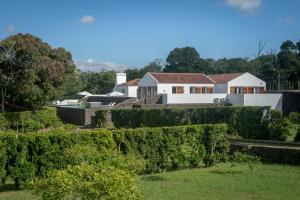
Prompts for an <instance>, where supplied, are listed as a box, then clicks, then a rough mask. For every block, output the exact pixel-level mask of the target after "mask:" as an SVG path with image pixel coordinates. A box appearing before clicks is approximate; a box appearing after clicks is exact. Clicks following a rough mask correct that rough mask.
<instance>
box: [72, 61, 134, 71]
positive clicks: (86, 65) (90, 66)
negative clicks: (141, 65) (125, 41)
mask: <svg viewBox="0 0 300 200" xmlns="http://www.w3.org/2000/svg"><path fill="white" fill-rule="evenodd" d="M75 65H76V67H77V68H78V69H80V70H81V71H84V72H87V71H90V72H101V71H109V70H115V71H117V72H123V71H124V70H125V69H128V68H129V67H128V66H127V65H124V64H117V63H114V62H107V61H105V62H97V61H94V60H93V59H91V58H89V59H88V60H86V61H77V62H75Z"/></svg>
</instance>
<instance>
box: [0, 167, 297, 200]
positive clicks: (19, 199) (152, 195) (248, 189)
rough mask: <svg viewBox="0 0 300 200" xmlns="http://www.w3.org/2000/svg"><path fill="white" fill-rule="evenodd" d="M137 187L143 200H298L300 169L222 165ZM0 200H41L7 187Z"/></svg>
mask: <svg viewBox="0 0 300 200" xmlns="http://www.w3.org/2000/svg"><path fill="white" fill-rule="evenodd" d="M137 184H138V186H139V188H140V190H141V192H142V197H143V198H142V199H145V200H150V199H153V200H154V199H155V200H160V199H161V200H170V199H183V200H193V199H195V200H196V199H197V200H198V199H222V200H223V199H225V200H226V199H230V200H231V199H233V200H234V199H272V200H276V199H278V200H279V199H280V200H281V199H287V200H288V199H299V197H300V189H299V186H300V167H299V166H288V165H267V164H262V165H255V167H254V169H253V171H252V172H251V171H250V169H249V168H248V166H247V165H238V166H236V167H233V168H231V167H230V164H220V165H217V166H214V167H210V168H199V169H192V170H181V171H173V172H166V173H161V174H152V175H146V176H140V177H138V178H137ZM5 190H6V191H4V192H2V193H0V200H38V199H39V198H38V197H37V196H34V195H32V194H31V193H30V192H29V191H16V190H14V188H13V187H12V186H6V188H5Z"/></svg>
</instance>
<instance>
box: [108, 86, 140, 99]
mask: <svg viewBox="0 0 300 200" xmlns="http://www.w3.org/2000/svg"><path fill="white" fill-rule="evenodd" d="M137 89H138V86H120V85H119V86H115V87H114V89H113V91H117V92H121V93H124V94H125V96H128V97H137ZM123 90H124V91H123Z"/></svg>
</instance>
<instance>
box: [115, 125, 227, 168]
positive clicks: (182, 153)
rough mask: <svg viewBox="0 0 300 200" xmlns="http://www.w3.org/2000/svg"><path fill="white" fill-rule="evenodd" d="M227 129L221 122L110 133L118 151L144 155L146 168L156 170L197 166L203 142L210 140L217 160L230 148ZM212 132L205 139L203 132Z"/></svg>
mask: <svg viewBox="0 0 300 200" xmlns="http://www.w3.org/2000/svg"><path fill="white" fill-rule="evenodd" d="M226 131H227V126H226V125H224V124H223V125H190V126H176V127H161V128H137V129H120V130H115V131H114V132H113V133H114V138H115V141H116V143H117V146H118V147H119V149H120V151H122V152H124V154H130V153H133V154H136V155H139V156H141V157H142V158H144V159H145V160H146V172H159V171H164V170H173V169H182V168H189V167H197V166H198V165H199V164H200V163H202V161H203V157H204V155H205V152H206V151H205V149H206V148H208V147H207V146H205V145H210V144H211V143H216V145H215V149H214V153H215V154H217V155H220V156H219V157H220V159H219V160H221V159H223V158H222V156H224V155H226V154H227V153H228V151H229V145H228V141H227V139H226ZM211 134H215V135H216V136H215V137H212V139H211V141H206V140H207V137H204V135H211ZM220 138H222V139H220ZM215 140H218V141H215Z"/></svg>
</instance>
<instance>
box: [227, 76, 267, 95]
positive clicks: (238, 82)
mask: <svg viewBox="0 0 300 200" xmlns="http://www.w3.org/2000/svg"><path fill="white" fill-rule="evenodd" d="M238 86H242V87H246V86H251V87H264V88H265V90H266V83H265V82H264V81H262V80H261V79H259V78H257V77H255V76H253V75H252V74H250V73H245V74H243V75H241V76H239V77H237V78H235V79H233V80H231V81H229V82H228V87H227V93H228V94H229V93H230V87H238Z"/></svg>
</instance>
